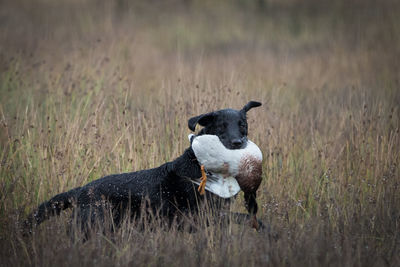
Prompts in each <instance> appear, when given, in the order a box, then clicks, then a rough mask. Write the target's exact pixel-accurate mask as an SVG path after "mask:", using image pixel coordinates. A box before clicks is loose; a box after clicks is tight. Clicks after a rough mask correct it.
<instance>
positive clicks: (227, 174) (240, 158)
mask: <svg viewBox="0 0 400 267" xmlns="http://www.w3.org/2000/svg"><path fill="white" fill-rule="evenodd" d="M191 137H192V135H190V136H189V139H190V138H191ZM192 149H193V151H194V153H195V155H196V158H197V160H198V161H199V163H200V164H201V165H203V166H204V168H205V170H206V171H207V172H208V174H207V178H208V180H207V183H206V190H208V191H210V192H212V193H214V194H216V195H218V196H220V197H223V198H229V197H232V196H234V195H236V194H237V193H238V192H239V191H240V189H241V187H240V186H239V183H240V181H239V183H238V180H237V178H238V177H242V179H246V177H251V176H252V173H253V172H254V171H255V170H256V169H257V170H261V161H262V153H261V150H260V149H259V148H258V146H257V145H256V144H254V143H253V142H251V141H250V140H249V141H247V145H246V147H245V148H243V149H227V148H226V147H225V146H224V145H223V144H222V143H221V141H220V140H219V138H218V136H216V135H200V136H195V137H194V139H193V142H192ZM253 169H254V171H253ZM257 175H258V174H257ZM243 177H244V178H243ZM260 177H261V174H260ZM194 182H195V183H196V184H199V183H200V180H197V181H194ZM243 184H246V182H244V183H243ZM257 187H258V185H257ZM242 189H243V188H242Z"/></svg>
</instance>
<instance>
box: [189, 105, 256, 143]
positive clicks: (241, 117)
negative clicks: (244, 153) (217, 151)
mask: <svg viewBox="0 0 400 267" xmlns="http://www.w3.org/2000/svg"><path fill="white" fill-rule="evenodd" d="M259 106H261V103H260V102H256V101H250V102H249V103H247V104H246V105H245V106H244V107H243V108H242V109H241V110H234V109H221V110H218V111H213V112H210V113H206V114H202V115H199V116H196V117H193V118H190V119H189V122H188V126H189V129H190V130H192V131H194V130H195V128H196V125H197V124H199V125H201V126H203V127H204V128H203V129H201V131H200V132H199V133H198V135H202V134H213V135H216V136H218V137H219V139H220V140H221V142H222V144H224V146H225V147H226V148H228V149H240V148H244V147H245V146H246V144H247V118H246V113H247V111H249V110H250V109H252V108H254V107H259Z"/></svg>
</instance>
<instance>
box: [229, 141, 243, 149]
mask: <svg viewBox="0 0 400 267" xmlns="http://www.w3.org/2000/svg"><path fill="white" fill-rule="evenodd" d="M242 144H243V141H242V139H233V140H232V146H233V147H235V148H239V147H241V146H242Z"/></svg>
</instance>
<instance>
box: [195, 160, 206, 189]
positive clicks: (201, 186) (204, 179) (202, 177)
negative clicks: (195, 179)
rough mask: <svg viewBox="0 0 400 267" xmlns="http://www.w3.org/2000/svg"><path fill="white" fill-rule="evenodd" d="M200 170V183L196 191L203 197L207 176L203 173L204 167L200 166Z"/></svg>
mask: <svg viewBox="0 0 400 267" xmlns="http://www.w3.org/2000/svg"><path fill="white" fill-rule="evenodd" d="M200 169H201V182H200V184H199V187H198V188H197V191H199V193H200V195H204V194H205V192H206V183H207V175H206V172H205V171H204V166H203V165H201V166H200Z"/></svg>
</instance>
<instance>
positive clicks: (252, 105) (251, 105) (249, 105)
mask: <svg viewBox="0 0 400 267" xmlns="http://www.w3.org/2000/svg"><path fill="white" fill-rule="evenodd" d="M259 106H261V103H260V102H257V101H250V102H249V103H247V104H246V105H245V106H244V107H243V108H242V111H244V112H245V113H246V112H247V111H249V110H250V109H252V108H255V107H259Z"/></svg>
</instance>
